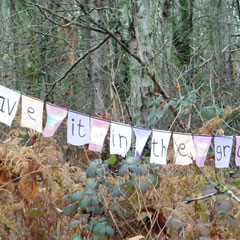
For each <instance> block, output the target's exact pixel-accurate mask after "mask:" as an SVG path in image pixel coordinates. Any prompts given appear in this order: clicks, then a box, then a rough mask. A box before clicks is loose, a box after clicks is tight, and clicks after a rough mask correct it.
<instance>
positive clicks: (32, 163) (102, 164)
mask: <svg viewBox="0 0 240 240" xmlns="http://www.w3.org/2000/svg"><path fill="white" fill-rule="evenodd" d="M64 151H65V150H64ZM78 151H79V150H78ZM70 152H71V155H72V156H74V158H75V155H78V154H79V156H81V158H79V156H76V159H78V161H79V162H78V166H73V165H72V164H70V163H66V161H65V157H66V156H65V155H66V154H65V155H64V153H63V150H62V149H61V148H60V147H59V146H58V145H57V143H56V141H55V140H53V139H52V138H44V137H42V136H40V135H36V133H34V132H31V131H22V130H21V129H15V130H12V131H11V132H9V134H6V135H5V136H4V137H3V136H2V142H1V143H0V238H1V239H2V240H9V239H11V240H12V239H14V240H15V239H16V240H18V239H33V240H35V239H36V240H38V239H43V240H44V239H60V240H61V239H65V240H68V239H69V240H70V239H74V240H79V239H85V240H93V239H96V240H97V239H101V240H102V239H103V240H104V239H114V240H118V239H119V240H120V239H121V240H122V239H128V238H132V237H135V236H144V238H145V239H216V240H217V239H231V238H232V239H238V238H239V236H240V230H239V229H240V207H239V203H238V202H237V201H235V200H234V199H233V198H231V197H230V196H229V195H228V194H227V191H225V192H226V193H225V192H224V189H230V190H232V191H233V192H234V193H235V194H236V196H238V197H239V192H238V189H239V186H240V177H239V173H238V172H237V169H226V170H219V169H214V167H212V166H210V167H205V168H203V169H199V168H197V167H196V166H195V165H190V166H178V165H171V164H169V165H166V166H162V167H160V166H156V165H152V164H149V158H142V159H140V160H135V159H134V158H132V157H127V158H126V159H122V158H119V157H116V156H111V157H108V159H106V158H105V157H104V158H101V156H100V155H97V156H98V158H97V159H94V158H96V155H91V153H89V152H88V151H85V150H84V149H83V152H85V155H82V153H81V152H77V151H73V150H71V151H70ZM90 156H91V157H90ZM85 158H86V159H85ZM104 159H105V160H104ZM87 163H88V166H87V168H86V164H87ZM81 164H82V165H81ZM214 184H216V186H217V187H218V188H221V189H223V191H222V192H221V194H218V195H216V196H213V197H211V198H208V199H204V200H196V201H192V202H190V203H189V204H186V203H187V202H188V200H189V199H194V198H198V197H200V196H202V195H207V194H209V193H214V192H215V191H216V189H215V188H214Z"/></svg>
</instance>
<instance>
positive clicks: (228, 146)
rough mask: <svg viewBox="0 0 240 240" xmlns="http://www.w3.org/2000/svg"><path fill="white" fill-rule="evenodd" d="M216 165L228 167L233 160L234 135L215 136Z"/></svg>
mask: <svg viewBox="0 0 240 240" xmlns="http://www.w3.org/2000/svg"><path fill="white" fill-rule="evenodd" d="M214 145H215V167H216V168H228V167H229V164H230V160H231V154H232V145H233V137H232V136H215V137H214Z"/></svg>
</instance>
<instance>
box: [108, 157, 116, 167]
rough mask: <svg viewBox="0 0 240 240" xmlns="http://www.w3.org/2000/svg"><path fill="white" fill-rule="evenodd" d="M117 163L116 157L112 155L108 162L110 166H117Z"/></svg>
mask: <svg viewBox="0 0 240 240" xmlns="http://www.w3.org/2000/svg"><path fill="white" fill-rule="evenodd" d="M116 161H117V157H116V155H112V156H111V157H110V158H109V159H108V160H107V162H108V163H109V164H111V165H113V164H115V163H116Z"/></svg>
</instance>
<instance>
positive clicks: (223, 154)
mask: <svg viewBox="0 0 240 240" xmlns="http://www.w3.org/2000/svg"><path fill="white" fill-rule="evenodd" d="M20 97H21V99H22V102H21V127H27V128H31V129H34V130H36V131H38V132H42V134H43V136H44V137H51V136H53V135H54V134H55V132H56V131H57V129H58V128H59V127H60V125H61V124H62V122H63V120H64V119H65V118H66V116H67V115H68V120H67V143H68V144H71V145H75V146H83V145H86V144H88V148H89V150H91V151H96V152H101V151H102V148H103V145H104V141H105V138H106V136H107V133H108V131H109V127H110V132H109V133H110V138H109V139H110V142H109V143H110V153H111V154H119V155H121V156H123V157H125V156H126V154H127V152H128V151H129V149H130V147H131V144H132V132H134V133H135V139H136V142H135V156H134V158H135V159H138V158H140V156H141V155H142V152H143V149H144V147H145V145H146V143H147V141H148V139H149V137H150V135H151V134H152V139H151V143H150V144H151V154H150V163H154V164H161V165H164V164H167V153H168V147H169V143H170V139H171V136H172V139H173V147H174V163H175V164H179V165H188V164H191V163H193V161H195V162H196V165H197V166H198V167H203V166H204V164H205V160H206V159H207V155H208V152H209V148H210V145H211V142H212V139H213V137H212V136H210V135H194V136H192V135H191V134H186V133H184V134H183V133H173V134H172V133H171V132H170V131H163V130H155V129H154V130H151V129H145V128H140V127H137V126H134V127H132V126H130V125H126V124H123V123H118V122H110V121H108V120H103V119H100V118H95V117H90V116H88V115H85V114H82V113H79V112H75V111H73V110H67V109H66V108H62V107H59V106H56V105H53V104H51V103H46V112H47V121H46V124H45V127H44V130H43V131H42V125H43V106H44V103H43V101H42V100H40V99H35V98H33V97H29V96H25V95H21V93H19V92H17V91H14V90H11V89H9V88H6V87H4V86H1V85H0V122H2V123H4V124H6V125H8V126H9V127H11V125H12V122H13V120H14V118H15V115H16V113H17V109H18V105H19V101H20ZM235 139H236V148H235V163H236V166H240V136H236V137H235ZM149 142H150V141H149ZM232 148H233V136H215V137H214V153H215V154H214V156H215V167H216V168H228V167H229V164H230V160H231V155H232Z"/></svg>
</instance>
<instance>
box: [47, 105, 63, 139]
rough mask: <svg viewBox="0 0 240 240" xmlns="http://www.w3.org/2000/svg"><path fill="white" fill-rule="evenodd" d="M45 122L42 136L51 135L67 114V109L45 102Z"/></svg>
mask: <svg viewBox="0 0 240 240" xmlns="http://www.w3.org/2000/svg"><path fill="white" fill-rule="evenodd" d="M46 108H47V122H46V126H45V128H44V130H43V136H44V137H51V136H53V135H54V133H55V132H56V131H57V129H58V128H59V126H60V125H61V123H62V121H63V120H64V118H65V117H66V116H67V109H65V108H61V107H57V106H54V105H52V104H48V103H47V104H46Z"/></svg>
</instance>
